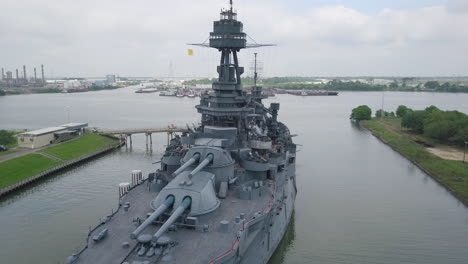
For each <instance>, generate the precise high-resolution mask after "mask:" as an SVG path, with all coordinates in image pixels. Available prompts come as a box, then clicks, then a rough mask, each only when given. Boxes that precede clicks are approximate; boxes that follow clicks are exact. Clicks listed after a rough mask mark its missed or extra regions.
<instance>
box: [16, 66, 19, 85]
mask: <svg viewBox="0 0 468 264" xmlns="http://www.w3.org/2000/svg"><path fill="white" fill-rule="evenodd" d="M16 83H19V73H18V69H16Z"/></svg>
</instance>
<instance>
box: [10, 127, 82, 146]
mask: <svg viewBox="0 0 468 264" xmlns="http://www.w3.org/2000/svg"><path fill="white" fill-rule="evenodd" d="M87 126H88V124H86V123H69V124H64V125H60V126H57V127H47V128H42V129H38V130H33V131H28V132H24V133H21V134H18V147H20V148H30V149H36V148H40V147H44V146H47V145H50V144H56V143H60V142H63V141H67V140H70V139H72V138H75V137H77V136H79V135H81V134H82V132H83V130H84V128H86V127H87Z"/></svg>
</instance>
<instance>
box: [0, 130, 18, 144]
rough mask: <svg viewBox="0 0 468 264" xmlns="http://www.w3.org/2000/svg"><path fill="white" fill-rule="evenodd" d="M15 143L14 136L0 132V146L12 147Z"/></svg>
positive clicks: (11, 133)
mask: <svg viewBox="0 0 468 264" xmlns="http://www.w3.org/2000/svg"><path fill="white" fill-rule="evenodd" d="M15 142H16V138H15V134H14V133H13V132H8V131H6V130H0V145H5V146H9V145H13V144H15Z"/></svg>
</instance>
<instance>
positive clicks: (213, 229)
mask: <svg viewBox="0 0 468 264" xmlns="http://www.w3.org/2000/svg"><path fill="white" fill-rule="evenodd" d="M236 16H237V14H236V13H235V12H234V11H233V10H232V8H231V9H230V10H223V11H222V12H221V20H220V21H216V22H214V31H213V32H212V33H211V34H210V47H212V48H216V49H218V50H219V51H220V52H221V65H220V66H218V73H219V77H218V80H217V81H215V82H214V83H213V90H214V93H213V94H204V95H203V96H202V98H201V100H200V104H199V105H198V106H196V108H197V110H198V112H199V113H200V114H201V115H202V122H201V125H200V126H199V127H197V128H196V129H195V130H193V131H188V132H184V133H183V134H182V137H179V136H176V137H174V138H173V139H172V140H171V141H170V143H169V145H168V146H167V148H166V151H165V153H164V155H163V157H162V159H161V168H160V169H158V170H157V171H156V172H155V173H152V174H150V176H149V177H148V179H147V180H145V181H144V182H143V183H139V184H138V185H136V186H135V187H134V188H133V189H131V190H130V191H129V192H128V193H127V194H126V195H124V196H123V197H122V198H121V200H120V205H128V204H130V205H131V206H129V207H128V206H126V207H125V208H126V210H120V207H119V210H118V211H117V212H116V213H115V214H114V215H112V216H110V217H108V218H106V221H104V222H103V223H102V228H105V229H106V230H108V232H109V237H108V238H107V239H104V240H102V241H100V243H95V244H93V243H88V244H87V247H86V249H85V250H83V251H82V252H80V254H78V255H77V256H78V259H76V261H75V263H134V264H135V263H159V262H164V263H266V262H267V261H268V259H269V258H270V257H271V255H272V254H273V252H274V251H275V249H276V247H277V245H278V243H279V242H280V240H281V238H282V237H283V235H284V233H285V230H286V228H287V226H288V223H289V221H290V219H291V215H292V212H293V210H294V202H295V198H296V176H295V155H296V154H295V152H296V145H295V144H294V143H293V142H292V140H291V135H290V132H289V129H288V128H287V127H286V126H285V125H284V124H282V123H281V122H279V121H278V120H277V115H278V110H279V104H272V105H271V107H270V108H267V107H265V106H264V105H263V104H262V99H263V97H261V96H258V94H261V87H255V91H256V92H257V93H258V94H254V95H253V96H248V95H246V93H245V91H243V88H242V84H241V80H240V76H241V74H242V73H243V68H242V67H240V66H239V64H238V59H237V52H239V51H240V50H241V49H242V48H245V47H246V45H245V33H243V32H242V27H243V26H242V23H241V22H239V21H237V20H236ZM231 57H232V60H231ZM168 201H169V202H168ZM155 208H157V209H156V210H155ZM147 217H149V218H147ZM146 218H147V220H146V221H144V222H143V224H141V222H142V221H143V220H144V219H146ZM137 227H138V228H137ZM135 228H137V229H136V230H135ZM100 230H101V229H100ZM96 232H98V229H95V230H94V231H93V232H91V233H90V236H93V235H95V233H96ZM130 234H132V236H131V237H132V238H136V237H138V239H137V240H135V239H132V240H129V241H127V240H128V238H129V236H130ZM147 234H154V235H153V237H152V239H151V242H150V241H149V239H147V238H148V235H147ZM140 237H141V239H140ZM163 237H164V243H161V242H160V240H161V239H162V238H163ZM123 241H125V242H126V244H125V245H126V246H125V247H123V246H122V242H123ZM72 259H74V258H69V259H68V260H72Z"/></svg>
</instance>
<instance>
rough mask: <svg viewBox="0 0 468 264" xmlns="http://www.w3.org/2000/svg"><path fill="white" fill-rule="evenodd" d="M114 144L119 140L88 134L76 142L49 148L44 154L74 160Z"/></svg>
mask: <svg viewBox="0 0 468 264" xmlns="http://www.w3.org/2000/svg"><path fill="white" fill-rule="evenodd" d="M114 143H117V140H115V139H112V138H109V137H104V136H100V135H96V134H87V135H84V136H82V137H80V138H78V139H76V140H72V141H69V142H65V143H63V144H60V145H58V146H54V147H50V148H47V149H45V150H43V151H42V152H45V153H47V154H49V155H52V156H55V157H57V158H59V159H62V160H72V159H76V158H79V157H81V156H84V155H87V154H91V153H93V152H96V151H99V150H101V149H103V148H106V147H108V146H110V145H112V144H114Z"/></svg>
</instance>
